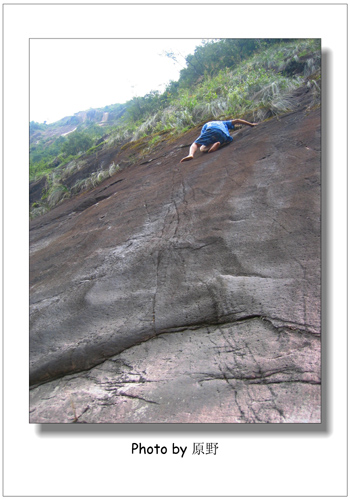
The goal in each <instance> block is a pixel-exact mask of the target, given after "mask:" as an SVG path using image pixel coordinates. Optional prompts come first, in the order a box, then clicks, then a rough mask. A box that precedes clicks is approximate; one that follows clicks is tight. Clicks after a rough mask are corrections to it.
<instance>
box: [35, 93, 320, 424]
mask: <svg viewBox="0 0 350 500" xmlns="http://www.w3.org/2000/svg"><path fill="white" fill-rule="evenodd" d="M307 105H308V102H307V95H306V96H301V97H300V109H299V110H298V111H297V112H294V113H290V114H287V115H285V116H283V117H280V118H279V119H272V120H269V121H267V122H265V123H261V124H259V126H258V127H255V128H253V129H250V128H244V129H242V130H240V131H238V132H234V141H233V143H231V145H229V146H227V147H225V148H222V149H221V150H219V151H217V152H215V153H212V154H198V155H197V156H196V157H195V159H194V160H193V161H191V162H186V163H183V164H180V163H179V161H180V159H181V158H182V157H183V156H185V155H186V154H187V151H188V145H189V144H190V143H191V142H192V140H193V139H194V138H196V137H197V136H198V130H193V131H191V132H189V133H188V134H187V135H186V136H185V137H183V138H182V139H181V140H180V141H178V142H177V143H176V142H175V143H171V144H170V143H168V144H167V143H166V142H165V143H163V144H161V145H160V146H159V150H158V151H156V152H155V153H153V156H152V157H150V158H148V159H146V161H143V162H141V163H138V164H136V165H135V166H131V167H128V168H126V169H125V170H123V171H121V172H119V173H117V174H116V175H115V176H113V177H112V178H110V179H108V180H107V181H105V183H104V184H102V185H100V186H99V187H98V188H96V189H95V190H94V191H92V192H90V193H87V194H85V195H80V196H79V197H77V198H75V199H72V200H68V201H66V202H64V203H62V204H61V205H59V206H58V207H57V208H55V209H54V210H53V211H52V212H50V213H48V214H46V215H45V216H42V217H40V218H38V219H35V220H34V221H33V222H32V223H31V231H30V237H31V260H30V268H31V288H30V296H31V326H30V335H31V337H30V363H31V368H30V381H31V384H32V388H31V409H30V412H31V413H30V415H31V422H73V421H77V422H234V423H245V422H266V423H267V422H281V423H283V422H319V421H320V392H321V390H320V388H321V386H320V328H321V325H320V170H321V168H320V110H319V109H318V110H310V109H308V110H307V109H306V107H307ZM115 160H118V158H116V159H115Z"/></svg>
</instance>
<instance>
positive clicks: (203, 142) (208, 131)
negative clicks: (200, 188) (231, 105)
mask: <svg viewBox="0 0 350 500" xmlns="http://www.w3.org/2000/svg"><path fill="white" fill-rule="evenodd" d="M235 125H249V126H250V127H255V126H256V125H257V123H249V122H246V121H245V120H240V119H239V118H237V119H235V120H226V121H213V122H208V123H206V124H205V125H203V128H202V131H201V135H200V136H199V137H198V139H196V140H195V141H194V143H193V144H192V145H191V147H190V151H189V155H188V156H185V158H182V160H181V161H180V163H182V162H183V161H188V160H193V157H194V154H195V152H196V151H197V149H198V148H200V151H202V152H203V153H204V152H208V153H213V152H214V151H217V150H218V149H219V148H220V146H223V145H224V144H228V143H230V142H231V141H232V140H233V139H232V137H231V136H230V132H229V130H230V129H231V130H234V129H235Z"/></svg>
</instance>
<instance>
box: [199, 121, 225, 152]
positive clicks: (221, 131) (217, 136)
mask: <svg viewBox="0 0 350 500" xmlns="http://www.w3.org/2000/svg"><path fill="white" fill-rule="evenodd" d="M234 128H235V126H234V125H232V121H231V120H227V121H213V122H208V123H206V124H205V125H203V128H202V131H201V135H200V136H199V137H198V139H196V140H195V141H194V142H197V143H198V144H202V145H204V146H209V145H210V144H214V143H215V142H221V144H223V143H225V142H231V141H232V137H231V136H230V132H229V129H231V130H234Z"/></svg>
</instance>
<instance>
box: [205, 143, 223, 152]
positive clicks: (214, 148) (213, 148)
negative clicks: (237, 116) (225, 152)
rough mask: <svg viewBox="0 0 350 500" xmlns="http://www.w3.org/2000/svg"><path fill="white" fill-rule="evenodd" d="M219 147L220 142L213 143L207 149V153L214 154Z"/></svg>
mask: <svg viewBox="0 0 350 500" xmlns="http://www.w3.org/2000/svg"><path fill="white" fill-rule="evenodd" d="M220 146H221V143H220V142H215V143H214V144H213V145H212V147H211V148H210V149H209V151H208V153H214V151H216V150H218V149H219V147H220Z"/></svg>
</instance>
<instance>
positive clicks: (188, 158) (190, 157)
mask: <svg viewBox="0 0 350 500" xmlns="http://www.w3.org/2000/svg"><path fill="white" fill-rule="evenodd" d="M189 160H193V156H192V155H188V156H185V158H182V160H181V161H180V163H182V162H183V161H189Z"/></svg>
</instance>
